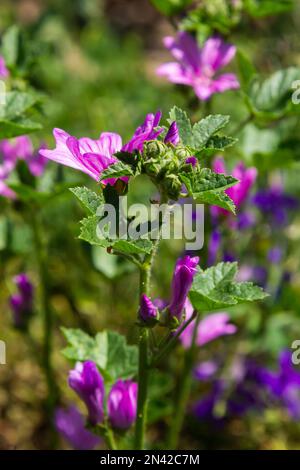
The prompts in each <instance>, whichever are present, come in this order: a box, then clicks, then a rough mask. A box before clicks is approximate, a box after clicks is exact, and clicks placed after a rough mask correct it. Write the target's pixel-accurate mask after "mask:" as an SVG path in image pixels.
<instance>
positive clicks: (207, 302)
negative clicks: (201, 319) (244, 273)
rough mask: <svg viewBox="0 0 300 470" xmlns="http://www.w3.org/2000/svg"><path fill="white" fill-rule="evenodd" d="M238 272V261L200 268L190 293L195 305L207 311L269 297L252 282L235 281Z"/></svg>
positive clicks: (196, 307)
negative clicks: (204, 268)
mask: <svg viewBox="0 0 300 470" xmlns="http://www.w3.org/2000/svg"><path fill="white" fill-rule="evenodd" d="M236 274H237V263H219V264H217V266H213V267H211V268H208V269H206V270H202V269H200V268H199V272H198V273H197V274H196V276H195V277H194V281H193V285H192V288H191V290H190V294H189V296H190V299H191V302H192V305H193V307H194V308H195V309H197V310H199V311H201V312H205V311H211V310H218V309H222V308H226V307H229V306H232V305H236V304H238V303H242V302H253V301H256V300H262V299H264V298H265V297H267V295H268V294H266V293H265V292H264V291H263V290H262V289H261V288H260V287H258V286H255V285H253V284H252V283H251V282H241V283H238V282H235V281H234V278H235V276H236Z"/></svg>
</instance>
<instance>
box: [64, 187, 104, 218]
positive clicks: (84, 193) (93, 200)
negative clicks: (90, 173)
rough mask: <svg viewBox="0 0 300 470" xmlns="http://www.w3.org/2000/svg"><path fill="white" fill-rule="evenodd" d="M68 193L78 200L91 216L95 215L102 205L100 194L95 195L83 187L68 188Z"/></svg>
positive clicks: (102, 199)
mask: <svg viewBox="0 0 300 470" xmlns="http://www.w3.org/2000/svg"><path fill="white" fill-rule="evenodd" d="M70 191H71V192H72V193H73V194H74V195H75V196H76V197H77V199H79V201H80V202H81V204H82V205H83V207H84V208H85V209H87V210H88V212H90V213H91V214H93V215H96V213H97V209H98V208H99V207H101V206H103V204H104V197H103V194H102V193H99V194H96V193H94V191H91V190H90V189H89V188H86V187H85V186H83V187H81V186H78V187H76V188H70Z"/></svg>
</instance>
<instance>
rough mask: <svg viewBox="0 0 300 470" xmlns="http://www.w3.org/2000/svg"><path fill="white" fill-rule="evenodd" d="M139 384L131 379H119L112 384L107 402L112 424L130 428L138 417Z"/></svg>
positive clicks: (116, 426)
mask: <svg viewBox="0 0 300 470" xmlns="http://www.w3.org/2000/svg"><path fill="white" fill-rule="evenodd" d="M137 393H138V385H137V383H136V382H132V381H131V380H117V382H116V383H115V384H114V385H113V386H112V388H111V390H110V392H109V395H108V402H107V409H108V417H109V420H110V423H111V425H112V426H113V427H114V428H118V429H127V428H129V427H130V426H131V425H132V424H133V423H134V421H135V419H136V412H137Z"/></svg>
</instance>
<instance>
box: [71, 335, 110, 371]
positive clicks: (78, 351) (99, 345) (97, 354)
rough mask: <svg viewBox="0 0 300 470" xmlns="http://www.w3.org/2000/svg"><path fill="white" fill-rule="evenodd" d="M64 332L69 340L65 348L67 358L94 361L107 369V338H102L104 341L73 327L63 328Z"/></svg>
mask: <svg viewBox="0 0 300 470" xmlns="http://www.w3.org/2000/svg"><path fill="white" fill-rule="evenodd" d="M62 332H63V334H64V336H65V338H66V339H67V341H68V346H67V347H66V348H65V349H64V350H63V354H64V356H65V357H66V358H68V359H71V360H74V361H87V360H90V361H94V362H96V364H97V365H98V366H99V367H100V368H101V369H105V367H106V363H107V357H106V351H107V346H106V344H105V339H106V338H102V339H103V341H101V340H99V339H98V340H96V339H94V338H92V337H91V336H89V335H88V334H86V333H84V332H83V331H82V330H80V329H73V328H62ZM96 338H97V336H96ZM100 339H101V338H100Z"/></svg>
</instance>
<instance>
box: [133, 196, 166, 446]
mask: <svg viewBox="0 0 300 470" xmlns="http://www.w3.org/2000/svg"><path fill="white" fill-rule="evenodd" d="M161 203H162V204H165V203H167V199H166V198H165V197H164V196H162V197H161ZM163 218H164V215H163V216H162V219H163ZM162 222H163V220H162ZM161 225H162V224H161ZM160 231H161V226H160V229H159V233H158V236H157V238H156V240H155V243H154V244H153V248H152V250H151V253H150V254H148V255H146V256H145V259H144V263H143V265H142V266H141V268H140V290H139V294H140V297H139V298H141V296H142V294H146V295H149V291H150V280H151V270H152V265H153V261H154V258H155V255H156V252H157V249H158V245H159V242H160ZM148 350H149V330H148V328H145V327H141V328H140V336H139V370H138V403H137V418H136V427H135V449H143V448H144V440H145V430H146V422H147V396H148V383H149V371H150V368H149V362H148Z"/></svg>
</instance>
